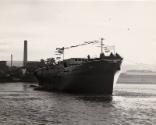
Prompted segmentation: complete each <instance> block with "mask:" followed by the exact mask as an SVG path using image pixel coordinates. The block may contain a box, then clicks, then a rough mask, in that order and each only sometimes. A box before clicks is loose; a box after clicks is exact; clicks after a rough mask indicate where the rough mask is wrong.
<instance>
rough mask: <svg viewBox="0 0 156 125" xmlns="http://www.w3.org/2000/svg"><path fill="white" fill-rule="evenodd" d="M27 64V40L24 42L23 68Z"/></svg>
mask: <svg viewBox="0 0 156 125" xmlns="http://www.w3.org/2000/svg"><path fill="white" fill-rule="evenodd" d="M26 64H27V40H24V55H23V66H26Z"/></svg>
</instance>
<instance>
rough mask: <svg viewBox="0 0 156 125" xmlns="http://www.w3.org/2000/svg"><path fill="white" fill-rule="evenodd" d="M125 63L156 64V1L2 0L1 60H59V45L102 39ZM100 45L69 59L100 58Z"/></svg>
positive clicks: (80, 49) (71, 53)
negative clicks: (56, 54)
mask: <svg viewBox="0 0 156 125" xmlns="http://www.w3.org/2000/svg"><path fill="white" fill-rule="evenodd" d="M101 37H103V38H105V41H104V43H106V44H110V45H115V46H116V51H117V52H118V53H120V54H121V56H123V57H124V59H125V62H126V63H147V64H156V2H152V1H151V2H145V1H138V2H136V1H131V2H130V1H129V2H128V1H124V2H121V1H116V2H113V1H110V2H108V1H85V2H84V1H75V2H71V1H66V2H65V1H64V2H63V1H59V2H58V1H53V0H0V60H9V59H10V54H11V53H12V54H13V56H14V60H22V59H23V41H24V40H28V45H29V48H28V51H29V53H28V55H29V56H28V59H29V60H40V59H41V58H44V59H45V58H48V57H53V56H54V51H55V48H56V47H63V46H71V45H76V44H78V43H83V42H84V41H87V40H88V41H90V40H100V38H101ZM96 46H98V45H89V46H83V47H78V48H75V49H70V50H66V51H65V58H69V57H86V56H87V55H88V54H90V55H91V57H96V56H99V55H98V54H99V52H100V48H98V47H96Z"/></svg>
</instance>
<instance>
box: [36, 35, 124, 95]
mask: <svg viewBox="0 0 156 125" xmlns="http://www.w3.org/2000/svg"><path fill="white" fill-rule="evenodd" d="M98 42H100V43H101V44H100V47H101V53H100V56H99V58H90V56H89V55H88V57H87V58H70V59H63V60H62V61H59V62H58V63H57V64H53V65H51V66H49V67H43V68H40V69H38V70H36V71H35V73H34V74H35V76H36V78H37V79H38V81H39V86H40V87H41V88H43V89H46V90H52V91H59V92H69V93H79V94H106V95H111V94H112V92H113V83H114V77H115V75H116V73H117V72H118V71H119V70H120V66H121V63H122V60H123V58H122V57H121V56H120V55H119V54H117V53H112V52H110V55H107V56H106V55H105V52H103V49H104V48H105V49H107V50H106V51H107V52H108V51H109V50H108V48H106V47H105V46H104V44H103V39H102V38H101V40H100V41H90V42H85V43H83V44H80V45H87V44H92V43H98ZM77 46H79V45H76V46H71V48H72V47H77ZM68 48H69V47H68ZM64 49H66V47H62V48H57V49H56V50H58V51H57V52H58V53H60V54H64ZM63 57H64V55H63Z"/></svg>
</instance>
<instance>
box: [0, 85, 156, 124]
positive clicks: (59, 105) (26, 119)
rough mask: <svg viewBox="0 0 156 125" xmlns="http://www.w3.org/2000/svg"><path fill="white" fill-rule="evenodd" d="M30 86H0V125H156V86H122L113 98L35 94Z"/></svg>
mask: <svg viewBox="0 0 156 125" xmlns="http://www.w3.org/2000/svg"><path fill="white" fill-rule="evenodd" d="M29 86H30V85H29V84H25V83H9V84H0V124H3V125H8V124H11V125H22V124H26V125H29V124H33V125H38V124H44V125H51V124H54V125H58V124H59V125H74V124H75V125H103V124H106V125H121V124H127V125H128V124H138V125H139V124H142V123H145V124H156V119H155V118H156V115H155V114H156V107H155V105H154V104H155V103H156V86H155V89H154V86H152V87H151V86H149V87H148V86H144V87H140V86H138V87H136V86H135V87H134V86H123V85H120V86H118V88H117V89H115V90H114V94H113V96H104V95H92V96H88V95H72V94H65V93H56V92H55V93H54V92H45V91H34V90H33V88H31V87H29ZM146 91H147V92H146ZM142 93H144V94H142ZM136 95H137V96H136ZM151 95H152V97H151Z"/></svg>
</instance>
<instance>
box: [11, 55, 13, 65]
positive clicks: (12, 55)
mask: <svg viewBox="0 0 156 125" xmlns="http://www.w3.org/2000/svg"><path fill="white" fill-rule="evenodd" d="M12 62H13V55H12V54H11V67H12V65H13V64H12Z"/></svg>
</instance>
